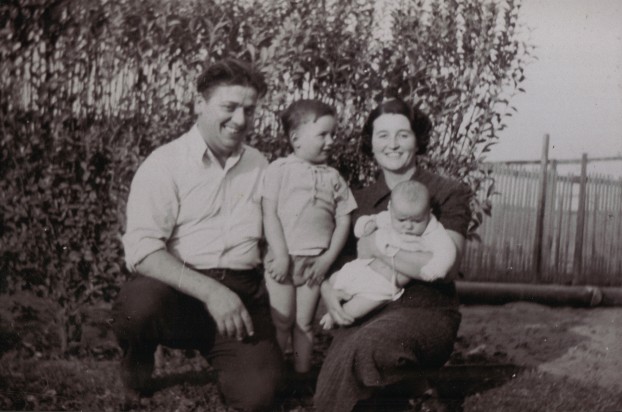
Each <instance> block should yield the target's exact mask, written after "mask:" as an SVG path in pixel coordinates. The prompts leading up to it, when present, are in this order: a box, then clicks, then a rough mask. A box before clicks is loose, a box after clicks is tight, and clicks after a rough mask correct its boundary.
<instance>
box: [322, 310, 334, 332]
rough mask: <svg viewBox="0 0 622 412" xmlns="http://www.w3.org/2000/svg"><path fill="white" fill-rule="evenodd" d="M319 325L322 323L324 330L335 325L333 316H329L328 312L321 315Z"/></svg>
mask: <svg viewBox="0 0 622 412" xmlns="http://www.w3.org/2000/svg"><path fill="white" fill-rule="evenodd" d="M320 325H322V328H323V329H324V330H330V329H332V328H333V327H335V321H334V320H333V317H332V316H330V313H327V314H325V315H324V316H322V319H320Z"/></svg>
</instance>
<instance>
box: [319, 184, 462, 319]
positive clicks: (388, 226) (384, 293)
mask: <svg viewBox="0 0 622 412" xmlns="http://www.w3.org/2000/svg"><path fill="white" fill-rule="evenodd" d="M388 209H389V210H388V211H385V212H381V213H378V214H377V215H371V216H361V217H360V218H359V219H358V220H357V221H356V224H355V226H354V234H355V236H357V237H359V238H360V237H362V236H367V235H370V234H371V233H373V232H376V234H375V236H376V238H375V240H376V246H377V247H378V249H379V250H380V251H381V252H382V253H383V254H384V255H386V256H388V257H391V258H393V257H394V256H395V255H396V254H397V253H398V252H399V251H400V250H405V251H411V252H416V251H422V252H423V251H428V252H432V258H431V259H430V261H429V262H428V263H427V264H426V265H425V266H424V267H423V268H421V273H420V278H421V279H422V280H425V281H433V280H435V279H440V278H442V277H445V276H446V275H447V273H448V272H449V270H450V269H451V267H452V266H453V264H454V262H455V260H456V253H457V252H456V247H455V245H454V243H453V241H452V240H451V238H450V237H449V236H448V235H447V232H446V231H445V228H443V225H441V224H440V223H439V222H438V220H436V218H435V217H434V215H432V213H431V209H430V194H429V192H428V189H427V188H426V187H425V186H424V185H423V184H421V183H418V182H416V181H412V180H410V181H406V182H401V183H399V184H397V185H396V186H395V187H394V188H393V190H392V191H391V201H390V202H389V208H388ZM410 280H411V279H410V278H409V277H407V276H404V275H402V274H400V273H398V272H396V271H395V269H394V267H393V265H390V264H387V263H385V262H384V261H383V260H381V259H370V258H367V257H365V256H359V257H358V258H357V259H355V260H354V261H352V262H349V263H347V264H345V265H344V266H343V268H341V270H339V271H338V272H336V273H335V274H334V275H333V276H332V277H331V278H330V279H329V282H330V283H331V285H332V286H333V287H334V288H335V289H341V290H343V291H345V292H346V293H348V294H350V295H352V298H351V299H350V300H349V301H347V302H346V303H345V304H344V305H343V308H344V310H345V311H346V312H347V313H348V314H350V315H351V316H353V317H354V318H360V317H361V316H363V315H366V314H367V313H369V312H371V311H372V310H374V309H376V308H377V307H379V306H381V305H382V304H384V303H386V302H389V301H392V300H397V299H398V298H399V297H400V296H401V295H402V293H403V292H404V289H403V287H404V286H405V285H406V284H407V283H408V282H409V281H410ZM320 324H321V325H322V326H323V327H324V329H331V328H332V327H333V325H334V321H333V319H332V317H331V315H330V314H329V313H327V314H326V315H324V317H322V319H321V320H320Z"/></svg>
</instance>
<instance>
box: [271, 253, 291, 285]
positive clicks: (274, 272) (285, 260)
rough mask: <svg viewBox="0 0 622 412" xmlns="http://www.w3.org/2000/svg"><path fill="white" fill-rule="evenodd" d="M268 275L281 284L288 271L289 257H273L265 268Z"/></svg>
mask: <svg viewBox="0 0 622 412" xmlns="http://www.w3.org/2000/svg"><path fill="white" fill-rule="evenodd" d="M266 271H267V272H268V275H270V277H271V278H272V279H274V280H276V281H277V282H279V283H283V282H284V281H285V278H286V277H287V272H288V271H289V256H280V257H275V258H274V260H272V261H270V262H269V263H268V267H267V268H266Z"/></svg>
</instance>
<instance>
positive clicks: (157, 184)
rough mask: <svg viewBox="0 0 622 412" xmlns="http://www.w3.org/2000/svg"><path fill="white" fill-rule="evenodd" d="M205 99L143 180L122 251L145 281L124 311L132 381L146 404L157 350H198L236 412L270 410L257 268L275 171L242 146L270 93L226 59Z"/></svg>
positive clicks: (126, 296) (128, 380) (269, 329)
mask: <svg viewBox="0 0 622 412" xmlns="http://www.w3.org/2000/svg"><path fill="white" fill-rule="evenodd" d="M197 92H198V93H197V98H196V102H195V111H196V113H197V122H196V124H195V125H194V127H193V128H192V129H191V130H190V131H189V132H187V133H186V134H184V135H182V136H181V137H179V138H178V139H176V140H174V141H172V142H170V143H168V144H166V145H164V146H162V147H160V148H158V149H156V150H155V151H154V152H153V153H152V154H151V155H150V156H149V157H148V158H147V159H146V160H145V161H144V163H143V164H142V165H141V166H140V168H139V169H138V171H137V172H136V175H135V177H134V180H133V181H132V186H131V189H130V195H129V199H128V205H127V229H126V233H125V235H124V236H123V245H124V248H125V254H126V261H127V265H128V267H129V268H130V270H131V271H133V272H135V273H137V275H136V276H134V277H133V278H132V279H131V280H130V281H129V282H128V283H127V284H126V285H124V287H123V288H122V289H121V291H120V293H119V296H118V299H117V302H116V304H115V306H114V308H113V312H114V330H115V333H116V335H117V338H118V340H119V344H120V346H121V348H122V349H123V360H122V365H121V367H122V379H123V383H124V385H125V387H126V392H127V394H128V398H129V399H130V400H132V399H134V400H135V399H137V396H138V395H139V394H145V393H146V392H148V391H149V389H150V388H149V386H150V385H149V383H150V378H151V374H152V372H153V367H154V352H155V350H156V348H157V345H158V344H164V345H166V346H169V347H175V348H183V349H198V350H199V351H200V352H201V354H202V355H203V356H205V357H206V359H207V360H208V361H209V362H210V364H211V365H212V366H213V367H214V368H215V369H216V370H217V371H218V381H219V382H218V383H219V388H220V390H221V393H222V394H223V396H224V398H225V401H226V402H227V403H228V404H229V406H231V407H234V408H237V409H240V410H266V409H269V408H270V405H271V403H272V401H273V398H274V394H275V390H276V386H277V383H278V380H279V378H280V374H281V368H282V365H281V354H280V351H279V348H278V345H277V343H276V340H275V338H274V328H273V325H272V323H271V321H270V312H269V306H268V300H267V295H266V293H265V289H264V287H263V286H262V284H261V279H262V275H261V274H260V273H259V272H258V270H257V269H256V268H257V266H258V265H259V263H260V255H259V249H258V240H259V238H260V237H261V236H262V221H261V207H260V199H259V194H258V190H259V187H258V186H259V182H260V179H261V176H262V171H263V169H264V168H265V167H266V166H267V161H266V159H265V158H264V156H263V155H262V154H260V153H259V152H258V151H257V150H256V149H254V148H252V147H249V146H246V145H245V144H243V141H244V138H245V136H246V134H247V132H248V130H249V129H250V127H252V123H253V116H254V112H255V107H256V104H257V100H258V98H259V97H260V96H262V95H263V94H265V92H266V84H265V81H264V80H263V77H262V76H261V75H260V74H258V73H257V72H255V71H254V70H253V69H251V68H250V67H248V66H247V65H246V64H244V63H242V62H239V61H236V60H224V61H221V62H218V63H216V64H214V65H212V66H210V67H209V68H207V70H206V71H205V72H203V73H202V74H201V75H200V76H199V78H198V81H197Z"/></svg>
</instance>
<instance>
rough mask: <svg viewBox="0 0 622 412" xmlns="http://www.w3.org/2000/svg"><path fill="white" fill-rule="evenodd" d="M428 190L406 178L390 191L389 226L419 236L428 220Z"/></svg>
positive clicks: (402, 232) (405, 233)
mask: <svg viewBox="0 0 622 412" xmlns="http://www.w3.org/2000/svg"><path fill="white" fill-rule="evenodd" d="M430 212H431V210H430V192H429V191H428V189H427V188H426V187H425V186H424V185H423V184H421V183H419V182H415V181H414V180H408V181H405V182H401V183H398V184H397V185H396V186H395V187H394V188H393V190H392V191H391V201H390V202H389V213H390V214H391V226H392V227H393V229H394V230H396V231H397V232H399V233H401V234H404V235H414V236H421V235H422V234H423V232H425V229H426V227H427V226H428V222H429V221H430Z"/></svg>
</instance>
